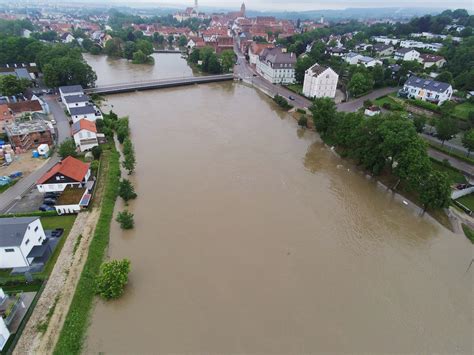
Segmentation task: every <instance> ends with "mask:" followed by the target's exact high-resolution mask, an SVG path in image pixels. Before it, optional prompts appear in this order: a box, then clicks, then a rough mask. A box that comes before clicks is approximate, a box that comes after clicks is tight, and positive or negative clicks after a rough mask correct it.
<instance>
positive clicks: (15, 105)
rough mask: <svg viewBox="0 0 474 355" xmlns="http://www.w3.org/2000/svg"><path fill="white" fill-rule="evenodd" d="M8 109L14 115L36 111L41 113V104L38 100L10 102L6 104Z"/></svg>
mask: <svg viewBox="0 0 474 355" xmlns="http://www.w3.org/2000/svg"><path fill="white" fill-rule="evenodd" d="M8 108H9V109H10V110H12V111H13V112H14V113H21V112H37V111H41V112H43V107H41V104H40V102H39V101H38V100H32V101H20V102H12V103H9V104H8Z"/></svg>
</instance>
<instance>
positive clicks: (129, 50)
mask: <svg viewBox="0 0 474 355" xmlns="http://www.w3.org/2000/svg"><path fill="white" fill-rule="evenodd" d="M136 51H137V46H136V45H135V42H132V41H127V42H125V44H124V46H123V56H124V58H125V59H128V60H131V59H133V53H135V52H136Z"/></svg>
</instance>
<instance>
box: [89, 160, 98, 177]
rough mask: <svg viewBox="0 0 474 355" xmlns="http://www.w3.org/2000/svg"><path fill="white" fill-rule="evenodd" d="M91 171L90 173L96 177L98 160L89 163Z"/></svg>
mask: <svg viewBox="0 0 474 355" xmlns="http://www.w3.org/2000/svg"><path fill="white" fill-rule="evenodd" d="M91 170H92V173H93V174H94V175H96V176H97V171H98V170H99V161H98V160H94V161H93V162H92V163H91Z"/></svg>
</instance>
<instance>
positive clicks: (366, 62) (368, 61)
mask: <svg viewBox="0 0 474 355" xmlns="http://www.w3.org/2000/svg"><path fill="white" fill-rule="evenodd" d="M358 64H361V65H363V66H364V67H366V68H372V67H375V66H376V65H377V64H378V65H382V64H383V63H382V62H381V61H380V60H378V59H375V58H372V57H366V56H363V57H360V58H359V60H358Z"/></svg>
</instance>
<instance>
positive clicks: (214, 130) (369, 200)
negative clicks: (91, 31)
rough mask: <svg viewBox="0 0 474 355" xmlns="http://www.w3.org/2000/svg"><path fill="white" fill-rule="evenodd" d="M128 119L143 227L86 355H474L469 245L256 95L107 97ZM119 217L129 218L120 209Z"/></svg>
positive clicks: (114, 252) (123, 245) (132, 234)
mask: <svg viewBox="0 0 474 355" xmlns="http://www.w3.org/2000/svg"><path fill="white" fill-rule="evenodd" d="M108 100H109V104H113V105H114V110H115V111H116V112H118V113H119V114H120V115H129V116H130V124H131V130H132V135H133V141H134V143H135V149H136V154H137V162H138V164H137V171H136V174H135V175H134V176H133V181H134V183H135V186H136V190H137V193H138V196H139V197H138V199H137V200H136V201H135V202H133V203H131V204H130V207H129V208H130V210H131V211H132V212H133V213H134V214H135V223H136V227H135V229H134V230H132V231H128V232H124V231H121V230H120V229H119V228H118V226H117V224H116V223H115V222H114V223H113V226H112V232H111V240H110V247H109V251H108V255H109V256H110V258H129V259H130V260H131V264H132V271H131V273H130V283H129V285H128V286H127V289H126V292H125V294H124V296H123V297H122V298H121V299H119V300H117V301H114V302H103V301H100V300H98V301H97V302H96V304H95V307H94V311H93V314H92V317H91V325H90V328H89V331H88V335H87V340H86V344H85V348H84V351H85V352H87V353H98V352H105V353H110V354H116V353H117V354H118V353H122V354H123V353H159V354H167V353H174V354H184V353H225V354H236V353H248V354H257V353H269V354H276V353H278V354H290V353H292V354H295V353H328V352H332V353H354V352H359V353H360V352H372V353H387V352H391V353H433V352H438V353H471V352H472V346H473V342H472V309H473V308H472V296H473V294H472V281H473V279H472V270H471V271H470V272H466V269H467V267H468V266H469V263H470V261H471V259H472V245H471V244H470V242H469V241H468V240H467V239H466V238H464V237H463V236H460V235H455V234H452V233H451V232H449V231H448V230H446V229H445V228H443V227H442V226H440V225H439V224H437V223H435V222H433V221H431V220H430V219H428V218H421V217H419V216H418V215H417V214H416V212H414V211H412V210H410V209H408V208H407V207H405V206H404V205H402V204H400V202H399V201H397V200H395V199H394V198H393V196H392V195H391V194H389V193H387V192H385V191H384V190H383V189H380V188H378V187H377V185H376V184H375V183H373V182H371V181H369V180H367V179H366V178H365V177H363V176H362V175H361V174H359V173H358V172H356V171H355V169H354V168H353V167H352V166H351V165H349V164H348V163H347V162H346V161H344V160H340V159H339V158H338V157H337V156H335V155H334V154H333V153H332V152H331V151H330V150H328V149H327V148H326V147H325V146H324V145H323V144H322V143H321V141H320V140H319V139H318V137H317V136H316V135H315V134H314V133H312V132H309V131H306V132H304V131H301V130H299V129H298V128H297V125H296V123H295V122H294V120H293V119H291V118H290V117H289V116H287V115H286V114H284V113H282V112H281V111H279V110H278V109H277V108H276V107H275V106H274V105H273V103H272V102H271V101H270V100H268V99H267V98H266V97H264V96H263V95H261V94H259V93H258V92H257V91H255V90H254V89H252V88H248V87H245V86H243V85H240V84H234V83H225V84H210V85H201V86H194V87H183V88H176V89H166V90H157V91H147V92H137V93H133V94H123V95H114V96H110V97H108ZM121 208H122V205H121V204H118V208H117V210H120V209H121Z"/></svg>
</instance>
